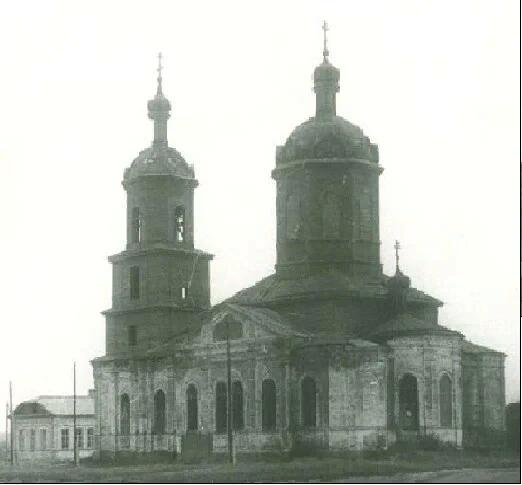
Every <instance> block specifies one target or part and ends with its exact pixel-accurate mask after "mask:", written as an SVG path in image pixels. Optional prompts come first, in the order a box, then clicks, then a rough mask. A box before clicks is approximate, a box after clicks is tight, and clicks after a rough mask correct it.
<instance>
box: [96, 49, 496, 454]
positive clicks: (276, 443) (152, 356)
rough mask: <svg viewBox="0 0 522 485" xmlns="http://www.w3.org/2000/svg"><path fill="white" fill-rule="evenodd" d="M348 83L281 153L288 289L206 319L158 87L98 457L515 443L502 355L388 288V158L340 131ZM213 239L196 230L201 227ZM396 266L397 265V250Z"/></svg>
mask: <svg viewBox="0 0 522 485" xmlns="http://www.w3.org/2000/svg"><path fill="white" fill-rule="evenodd" d="M339 79H340V73H339V70H338V69H337V68H336V67H334V66H333V65H332V64H331V63H330V61H329V54H328V50H327V48H326V41H325V48H324V52H323V62H322V63H321V64H320V65H319V66H318V67H317V68H316V69H315V71H314V91H315V97H316V112H315V116H313V117H311V118H310V119H308V120H307V121H305V122H304V123H302V124H301V125H299V126H298V127H297V128H295V129H294V131H293V132H292V133H291V134H290V136H289V137H288V139H287V140H286V142H285V143H284V145H282V146H279V147H277V150H276V160H275V168H274V169H273V171H272V177H273V179H274V180H275V183H276V186H277V201H276V208H277V209H276V218H277V263H276V267H275V273H274V274H272V275H269V276H267V277H266V278H264V279H263V280H261V281H259V282H257V283H256V284H254V285H253V286H251V287H249V288H246V289H244V290H242V291H240V292H238V293H237V294H235V295H234V296H232V297H230V298H229V299H227V300H225V301H223V302H221V303H220V304H218V305H216V306H214V307H211V304H210V276H209V266H210V262H211V260H212V255H211V254H208V253H206V252H204V251H201V250H198V249H195V247H194V237H193V236H194V225H195V223H196V221H195V220H194V189H195V188H196V187H197V185H198V182H197V180H196V178H195V173H194V168H193V167H192V166H191V165H189V164H188V163H187V162H186V161H185V159H184V158H183V157H182V156H181V154H180V153H179V152H178V151H177V150H175V149H174V148H171V147H169V145H168V142H167V122H168V119H169V116H170V109H171V106H170V102H169V101H168V100H167V98H166V97H165V96H164V94H163V87H162V78H161V69H160V70H159V77H158V89H157V93H156V95H155V97H154V98H153V99H152V100H151V101H149V103H148V112H149V117H150V118H151V119H152V120H153V123H154V141H153V142H152V145H151V146H150V147H149V148H147V149H145V150H143V151H142V152H140V154H139V155H138V157H137V158H136V159H135V160H134V161H133V162H132V164H131V166H130V167H129V168H128V169H126V170H125V172H124V178H123V187H124V189H125V190H126V193H127V244H126V248H125V250H124V251H122V252H121V253H119V254H116V255H114V256H111V257H110V258H109V261H110V262H111V263H112V268H113V295H112V307H111V308H110V309H109V310H107V311H105V312H104V314H105V317H106V354H105V355H104V356H102V357H98V358H96V359H94V360H93V361H92V364H93V372H94V381H95V388H96V393H95V395H96V401H95V410H96V428H95V435H96V453H97V454H98V456H100V457H103V456H117V455H118V454H132V453H168V454H176V453H180V452H181V454H183V453H187V452H188V451H189V450H190V449H191V447H192V448H198V449H200V450H201V449H205V450H207V451H208V453H226V452H227V450H228V439H229V434H231V435H232V440H233V447H234V450H235V452H237V453H261V452H277V453H285V452H290V451H291V450H294V449H298V448H303V449H310V450H355V451H357V450H363V449H377V448H386V447H388V446H390V445H391V444H393V443H394V442H396V441H398V440H412V439H413V440H414V439H417V438H418V437H421V436H435V437H437V438H438V439H440V440H442V441H446V442H449V443H453V444H454V445H456V446H458V447H460V446H462V445H463V444H464V445H465V444H466V443H467V442H472V441H473V440H475V439H477V437H480V435H481V433H484V432H488V430H503V428H504V405H505V398H504V394H505V393H504V354H502V353H500V352H497V351H494V350H492V349H488V348H486V347H481V346H477V345H474V344H472V343H471V342H468V341H467V340H466V339H465V338H464V336H463V335H462V334H461V333H459V332H457V331H454V330H451V329H449V328H446V327H444V326H442V325H441V324H440V323H439V321H438V311H439V308H440V307H441V306H442V302H441V301H439V300H437V299H436V298H434V297H432V296H429V295H427V294H426V293H423V292H422V291H420V290H418V289H416V288H414V287H413V286H412V285H411V281H410V279H409V278H408V277H407V276H406V275H404V274H403V273H402V272H401V271H400V268H399V260H398V253H397V267H396V272H395V274H394V275H393V276H387V275H385V274H384V273H383V271H382V266H381V263H380V254H379V252H380V239H379V177H380V174H381V172H382V170H383V169H382V167H381V165H380V164H379V152H378V148H377V145H375V144H374V143H372V142H371V141H370V140H369V139H368V137H366V136H365V135H364V133H363V132H362V130H361V129H360V128H359V127H357V126H356V125H354V124H352V123H350V122H349V121H347V120H345V119H344V118H342V117H341V116H339V115H337V113H336V95H337V92H338V91H339ZM200 223H201V222H200ZM397 251H398V247H397Z"/></svg>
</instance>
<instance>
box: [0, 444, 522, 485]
mask: <svg viewBox="0 0 522 485" xmlns="http://www.w3.org/2000/svg"><path fill="white" fill-rule="evenodd" d="M519 466H520V457H519V455H518V454H516V453H510V452H505V451H502V452H500V451H495V452H491V451H490V452H477V451H468V450H466V451H455V450H446V451H401V452H380V453H365V454H357V455H353V454H352V455H346V456H338V457H324V458H295V459H293V460H289V461H282V462H277V463H276V462H269V463H265V462H255V463H247V462H243V463H238V464H236V465H234V466H232V465H229V464H197V465H187V464H183V463H177V462H174V463H161V464H159V463H158V464H147V465H145V464H141V465H128V466H121V465H114V464H105V465H100V464H95V463H92V464H81V465H80V466H78V467H74V466H72V465H71V464H55V465H32V466H29V465H15V466H13V467H11V466H9V465H8V464H5V463H4V464H2V465H0V481H2V482H9V481H14V482H119V483H121V482H274V481H276V482H281V481H319V480H320V481H330V480H335V479H341V478H346V477H350V476H358V477H361V476H362V477H365V476H368V477H369V476H375V475H386V476H389V475H394V474H397V473H414V472H426V471H436V470H448V469H462V468H466V469H467V468H503V467H505V468H507V467H519Z"/></svg>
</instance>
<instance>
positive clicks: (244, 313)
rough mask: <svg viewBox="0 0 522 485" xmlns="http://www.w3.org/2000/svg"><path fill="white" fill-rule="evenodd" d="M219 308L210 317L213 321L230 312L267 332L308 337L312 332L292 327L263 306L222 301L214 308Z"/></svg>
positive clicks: (280, 316) (281, 317)
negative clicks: (212, 316) (213, 315)
mask: <svg viewBox="0 0 522 485" xmlns="http://www.w3.org/2000/svg"><path fill="white" fill-rule="evenodd" d="M218 307H219V309H220V311H219V313H217V314H216V315H215V318H213V319H212V321H213V322H214V323H216V320H217V319H219V318H220V315H223V314H230V315H232V316H236V317H237V318H238V319H240V320H241V321H247V322H250V323H253V324H254V325H256V326H259V327H263V328H264V329H266V330H267V331H268V332H269V333H273V334H275V335H279V336H285V337H286V336H296V337H308V336H311V335H312V334H311V333H310V332H307V331H306V330H303V329H300V328H297V327H294V326H293V325H292V324H291V323H290V322H289V321H288V320H287V319H285V318H284V317H283V316H282V315H280V314H279V313H277V312H275V311H273V310H270V309H269V308H263V307H251V306H244V305H238V304H236V303H228V302H224V303H222V304H221V305H218V306H217V307H215V308H218Z"/></svg>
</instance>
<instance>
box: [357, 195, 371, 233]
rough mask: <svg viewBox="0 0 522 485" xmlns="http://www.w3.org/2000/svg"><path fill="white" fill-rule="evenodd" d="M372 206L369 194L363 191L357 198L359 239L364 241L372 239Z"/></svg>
mask: <svg viewBox="0 0 522 485" xmlns="http://www.w3.org/2000/svg"><path fill="white" fill-rule="evenodd" d="M372 229H373V205H372V199H371V197H370V192H369V191H368V190H367V189H364V190H363V192H362V193H361V194H360V196H359V237H360V238H361V239H364V240H366V241H369V240H371V239H372Z"/></svg>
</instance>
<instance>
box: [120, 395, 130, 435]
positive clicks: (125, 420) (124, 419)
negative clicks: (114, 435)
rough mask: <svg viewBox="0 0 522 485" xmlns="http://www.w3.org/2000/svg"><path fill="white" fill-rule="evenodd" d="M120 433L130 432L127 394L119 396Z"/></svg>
mask: <svg viewBox="0 0 522 485" xmlns="http://www.w3.org/2000/svg"><path fill="white" fill-rule="evenodd" d="M120 434H121V435H124V436H128V435H129V434H130V400H129V395H128V394H122V395H121V397H120Z"/></svg>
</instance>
